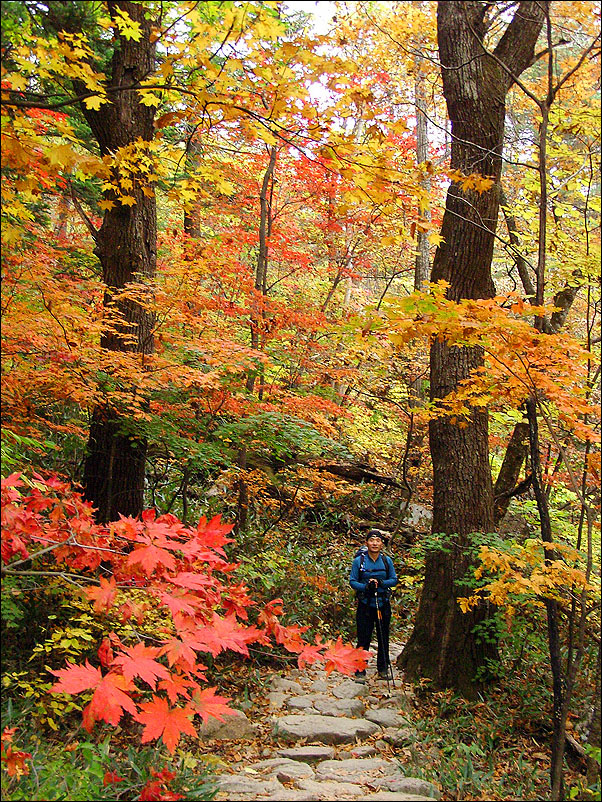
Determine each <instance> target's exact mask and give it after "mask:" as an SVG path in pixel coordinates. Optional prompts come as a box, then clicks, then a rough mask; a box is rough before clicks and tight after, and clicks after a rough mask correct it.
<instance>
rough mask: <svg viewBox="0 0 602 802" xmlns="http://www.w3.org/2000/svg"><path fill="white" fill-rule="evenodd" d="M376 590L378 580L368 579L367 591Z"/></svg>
mask: <svg viewBox="0 0 602 802" xmlns="http://www.w3.org/2000/svg"><path fill="white" fill-rule="evenodd" d="M377 588H378V579H369V580H368V589H369V590H376V589H377Z"/></svg>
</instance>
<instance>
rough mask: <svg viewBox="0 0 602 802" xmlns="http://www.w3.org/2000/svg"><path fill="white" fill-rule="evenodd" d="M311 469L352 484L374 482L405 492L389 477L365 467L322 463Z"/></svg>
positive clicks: (401, 486) (403, 487)
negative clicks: (339, 477)
mask: <svg viewBox="0 0 602 802" xmlns="http://www.w3.org/2000/svg"><path fill="white" fill-rule="evenodd" d="M312 467H313V468H314V469H315V470H318V471H328V473H334V474H335V476H341V477H342V478H343V479H350V480H351V481H353V482H362V481H364V482H375V483H377V484H381V485H387V486H388V487H395V488H398V489H399V490H405V491H406V492H407V488H406V487H405V485H402V484H400V483H399V482H397V481H396V480H395V479H393V478H391V477H390V476H384V475H383V474H382V473H378V472H377V471H375V470H373V469H372V468H371V467H370V466H367V465H361V464H341V463H322V464H314V465H313V466H312Z"/></svg>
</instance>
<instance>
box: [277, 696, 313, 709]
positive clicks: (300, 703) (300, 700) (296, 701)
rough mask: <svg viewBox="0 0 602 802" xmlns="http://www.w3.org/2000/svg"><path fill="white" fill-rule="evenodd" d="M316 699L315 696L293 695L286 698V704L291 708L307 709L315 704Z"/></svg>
mask: <svg viewBox="0 0 602 802" xmlns="http://www.w3.org/2000/svg"><path fill="white" fill-rule="evenodd" d="M314 699H315V696H291V697H290V698H288V699H287V700H286V702H285V706H286V707H288V709H289V710H307V708H308V707H313V706H314ZM316 709H317V708H316Z"/></svg>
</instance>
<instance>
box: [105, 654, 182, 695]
mask: <svg viewBox="0 0 602 802" xmlns="http://www.w3.org/2000/svg"><path fill="white" fill-rule="evenodd" d="M160 651H161V649H160V648H158V647H156V646H145V645H144V644H143V643H137V644H136V645H135V646H130V647H128V648H127V649H124V651H123V652H122V654H120V655H118V656H117V657H116V658H115V659H114V661H113V664H114V665H120V666H121V670H122V671H123V676H124V677H125V678H126V679H127V680H128V681H129V682H131V680H132V679H133V678H134V677H140V679H142V680H144V682H146V683H147V684H148V685H150V686H151V688H152V689H153V690H155V687H156V685H157V679H165V678H166V677H168V676H169V671H168V670H167V669H166V668H165V666H164V665H161V663H158V662H157V661H156V660H155V657H157V656H158V655H159V653H160Z"/></svg>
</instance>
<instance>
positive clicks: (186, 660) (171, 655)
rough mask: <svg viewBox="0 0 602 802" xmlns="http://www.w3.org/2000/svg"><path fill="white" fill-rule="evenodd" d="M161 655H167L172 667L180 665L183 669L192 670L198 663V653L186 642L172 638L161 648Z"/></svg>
mask: <svg viewBox="0 0 602 802" xmlns="http://www.w3.org/2000/svg"><path fill="white" fill-rule="evenodd" d="M159 654H160V655H162V654H166V655H167V662H168V663H169V665H170V666H174V665H179V666H181V667H182V668H183V669H186V670H188V669H191V668H192V667H193V665H194V664H195V662H196V653H195V651H194V649H193V648H192V647H191V646H189V644H188V643H186V642H185V641H184V640H181V639H180V638H170V640H168V641H167V643H166V644H165V645H164V646H162V647H161V650H160V652H159Z"/></svg>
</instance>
